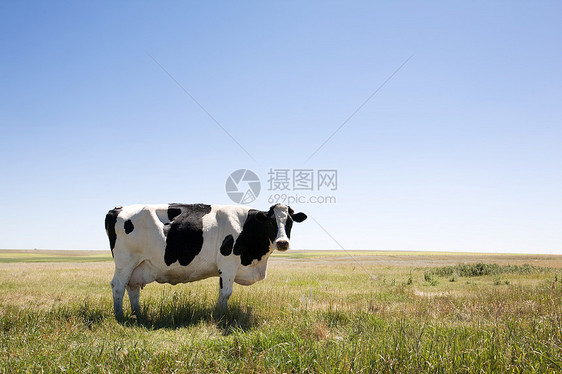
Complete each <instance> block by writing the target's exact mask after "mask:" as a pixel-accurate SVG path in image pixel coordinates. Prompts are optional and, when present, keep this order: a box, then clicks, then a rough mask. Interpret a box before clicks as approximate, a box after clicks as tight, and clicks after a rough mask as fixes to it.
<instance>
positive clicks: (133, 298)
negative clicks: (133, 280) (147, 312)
mask: <svg viewBox="0 0 562 374" xmlns="http://www.w3.org/2000/svg"><path fill="white" fill-rule="evenodd" d="M127 294H128V295H129V301H130V302H131V310H132V311H133V314H134V315H136V316H139V315H140V303H139V297H140V286H139V285H138V284H137V285H136V286H127Z"/></svg>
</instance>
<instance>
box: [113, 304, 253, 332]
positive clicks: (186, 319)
mask: <svg viewBox="0 0 562 374" xmlns="http://www.w3.org/2000/svg"><path fill="white" fill-rule="evenodd" d="M120 322H121V323H122V324H124V325H136V326H143V327H145V328H147V329H150V330H159V329H168V330H174V329H179V328H185V327H189V326H196V325H199V324H209V325H215V326H216V328H217V329H218V330H219V331H220V332H221V333H222V334H223V335H230V334H231V333H232V332H234V331H237V330H238V331H240V330H242V331H248V330H251V329H252V327H253V326H254V323H255V318H254V315H253V313H252V309H251V307H245V308H241V307H240V306H239V305H229V306H228V309H222V308H216V307H211V306H209V307H203V306H200V305H199V306H192V305H182V306H176V307H175V308H173V310H171V311H167V312H164V311H159V310H143V311H142V312H141V314H140V315H139V316H134V315H132V316H129V317H125V318H124V319H123V320H121V321H120Z"/></svg>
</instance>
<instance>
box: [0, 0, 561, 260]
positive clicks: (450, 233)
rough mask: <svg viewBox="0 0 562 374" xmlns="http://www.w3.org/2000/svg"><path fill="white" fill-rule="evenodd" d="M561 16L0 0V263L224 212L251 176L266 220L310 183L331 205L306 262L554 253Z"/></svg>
mask: <svg viewBox="0 0 562 374" xmlns="http://www.w3.org/2000/svg"><path fill="white" fill-rule="evenodd" d="M561 8H562V6H561V5H560V3H558V2H554V1H553V2H532V3H530V2H523V1H515V2H512V1H510V2H507V1H505V2H503V1H502V2H485V1H471V2H464V3H462V4H461V3H459V2H454V3H452V2H431V1H430V2H423V3H420V2H400V3H398V2H392V3H390V2H324V1H322V2H298V1H295V2H292V1H288V2H287V1H284V2H236V3H233V2H211V3H209V2H166V3H157V2H117V3H116V2H106V3H100V2H97V3H69V2H48V3H45V2H2V3H1V4H0V35H1V36H0V64H1V65H0V85H1V87H2V90H0V135H1V136H0V177H1V179H2V183H1V187H0V188H1V190H0V192H1V193H0V204H1V207H2V209H1V210H0V248H52V249H104V248H107V246H108V244H107V238H106V236H105V232H104V229H103V219H104V216H105V213H106V212H107V210H108V209H111V208H113V207H114V206H116V205H127V204H132V203H166V202H185V203H190V202H193V203H195V202H206V203H216V204H230V203H232V202H231V201H230V200H229V198H228V196H227V195H226V193H225V182H226V179H227V177H228V175H229V174H230V173H231V172H232V171H234V170H237V169H241V168H243V169H250V170H253V171H254V172H255V173H256V174H257V175H258V176H259V177H260V179H261V181H262V191H261V194H260V195H259V197H258V199H257V200H256V201H254V202H253V203H252V204H251V205H252V206H253V207H256V208H260V209H267V207H268V206H269V205H270V204H269V203H268V199H269V198H270V195H272V194H274V193H275V192H279V191H268V190H267V187H268V183H267V178H268V175H267V174H268V171H269V170H270V169H290V170H294V169H305V168H306V169H312V170H314V171H317V170H319V169H337V170H338V189H337V190H336V191H316V192H314V191H313V192H310V193H304V194H303V195H305V196H306V197H307V198H309V197H310V196H311V195H313V194H316V195H327V194H330V195H333V196H335V197H336V199H337V202H336V203H334V204H311V203H309V204H305V203H303V204H293V207H294V208H295V209H296V210H298V211H304V212H306V213H308V214H309V215H310V216H311V217H314V219H315V220H316V222H315V221H314V220H312V219H309V220H307V221H305V222H304V223H302V224H300V225H298V226H295V228H294V235H293V241H292V245H293V247H294V248H307V249H308V248H310V249H325V248H339V246H340V245H341V246H342V247H344V248H345V249H409V250H450V251H484V252H528V253H562V198H561V196H560V192H561V191H562V176H561V175H562V173H561V170H562V147H561V146H560V144H561V143H562V105H560V103H561V102H562V69H561V68H560V67H561V66H562V48H560V47H561V45H562V9H561ZM151 56H152V57H151ZM410 57H411V58H410ZM153 58H154V59H155V60H156V61H158V63H160V64H161V65H162V66H163V67H164V68H165V69H166V70H167V71H168V72H169V73H170V74H171V75H172V77H173V78H174V79H175V80H176V81H177V82H178V83H179V84H180V85H181V86H182V87H183V88H184V89H185V90H187V91H188V92H189V93H190V94H191V95H192V96H193V97H194V98H195V99H196V100H197V102H198V103H200V105H201V106H203V107H204V108H205V110H206V111H207V112H208V113H209V114H210V115H212V117H213V118H214V119H215V120H216V121H217V122H218V123H220V125H221V126H223V127H224V128H225V129H226V131H228V132H229V133H230V134H231V135H232V137H234V138H235V139H236V140H237V141H238V142H239V143H240V145H242V147H243V148H244V149H245V150H246V151H247V152H248V153H249V154H250V155H252V157H253V158H254V159H255V161H254V160H253V159H252V158H250V157H249V156H248V155H247V154H246V153H245V152H244V151H243V150H242V149H241V148H240V147H239V146H238V145H237V144H236V143H235V142H234V141H232V139H231V138H230V137H229V136H228V135H227V134H225V132H224V131H223V130H222V129H221V128H220V127H219V126H218V125H217V124H216V123H215V122H214V121H213V119H211V118H210V117H209V115H208V114H207V113H205V111H203V110H202V109H201V107H199V106H198V105H197V104H196V103H195V102H194V101H193V100H192V99H191V98H190V97H189V96H188V95H187V94H186V93H185V92H184V91H183V90H182V89H181V88H180V87H179V86H178V84H177V83H176V82H175V81H174V80H173V79H171V78H170V77H169V76H168V75H167V74H166V73H165V72H164V71H163V70H162V69H161V67H160V66H159V65H158V64H157V63H156V62H155V61H154V60H153ZM408 58H410V59H409V60H408ZM405 61H407V63H406V64H404V65H403V66H402V68H400V69H399V70H398V71H397V69H398V68H399V67H400V66H401V65H402V64H403V63H404V62H405ZM393 73H395V74H394V75H392V74H393ZM391 76H392V78H391V79H390V80H388V81H387V82H386V84H384V85H383V86H382V87H381V85H382V84H383V82H385V81H386V80H387V79H388V78H389V77H391ZM378 88H380V89H379V90H378V91H377V92H376V94H375V95H374V96H373V97H372V98H371V99H370V100H369V101H368V102H367V103H366V104H365V105H364V106H363V107H361V109H360V110H359V111H358V112H357V113H356V114H355V115H354V116H353V117H352V118H351V119H350V120H349V121H348V122H347V123H346V124H345V126H343V127H342V128H341V129H340V130H339V131H338V132H337V133H336V134H335V135H334V136H333V137H332V138H331V139H330V141H329V142H327V143H326V144H325V145H324V146H323V147H322V148H321V149H320V150H319V151H318V152H317V153H316V154H315V155H314V156H313V157H312V158H311V159H310V160H308V161H307V158H308V157H309V156H310V155H311V154H312V153H313V152H314V151H315V150H316V149H317V148H318V147H319V146H320V145H321V144H322V143H323V142H324V141H325V140H326V139H327V138H328V137H329V136H330V135H331V134H333V133H334V131H336V129H337V128H338V127H339V126H340V125H342V124H343V123H344V121H345V120H346V119H347V118H348V117H349V116H350V115H351V114H352V113H354V111H355V110H356V109H357V108H358V107H359V106H360V105H361V104H362V103H363V102H364V101H365V100H366V99H367V98H368V97H370V95H372V94H373V93H374V92H375V91H376V90H377V89H378ZM296 192H297V191H289V193H290V194H295V193H296ZM320 226H321V227H322V228H323V229H322V228H321V227H320ZM324 230H326V231H327V232H329V233H330V235H331V236H332V238H333V239H335V240H336V241H337V243H339V244H337V243H336V242H335V241H334V240H333V239H332V238H331V237H330V236H329V235H327V234H326V232H325V231H324Z"/></svg>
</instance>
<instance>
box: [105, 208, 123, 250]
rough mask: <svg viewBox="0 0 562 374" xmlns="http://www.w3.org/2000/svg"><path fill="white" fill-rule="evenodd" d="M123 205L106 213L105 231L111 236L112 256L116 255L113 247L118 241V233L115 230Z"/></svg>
mask: <svg viewBox="0 0 562 374" xmlns="http://www.w3.org/2000/svg"><path fill="white" fill-rule="evenodd" d="M121 210H123V207H117V208H114V209H111V210H110V211H109V212H107V214H106V215H105V232H106V233H107V237H108V238H109V247H110V248H111V256H112V257H115V256H114V254H113V248H115V242H116V241H117V233H116V232H115V224H116V223H117V216H118V215H119V213H121Z"/></svg>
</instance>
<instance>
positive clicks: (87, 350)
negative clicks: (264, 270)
mask: <svg viewBox="0 0 562 374" xmlns="http://www.w3.org/2000/svg"><path fill="white" fill-rule="evenodd" d="M352 254H353V258H351V257H350V256H349V254H347V253H344V252H297V251H295V252H288V253H286V254H276V255H275V256H274V257H273V258H272V259H271V262H270V265H269V270H268V277H267V279H265V280H264V281H261V282H258V283H257V284H255V285H253V286H250V287H242V286H235V288H234V293H233V296H232V298H231V300H230V304H229V306H230V308H229V310H228V312H226V313H221V312H218V311H216V310H215V309H214V304H215V302H216V299H217V293H218V280H217V279H209V280H205V281H201V282H197V283H191V284H186V285H177V286H169V285H158V284H150V285H148V286H147V287H145V289H144V290H143V291H142V292H141V306H142V308H143V313H142V315H141V316H139V317H138V318H135V317H130V313H129V310H128V309H127V308H126V312H125V313H126V315H128V316H129V317H127V320H126V321H125V322H123V323H118V322H116V321H115V319H114V318H113V312H112V301H111V288H110V286H109V282H110V280H111V277H112V271H113V265H112V262H111V255H110V254H109V253H106V252H71V253H66V252H45V251H26V252H22V251H19V252H14V251H3V252H0V372H2V373H14V372H42V371H45V372H63V371H68V372H106V373H109V372H111V373H133V372H134V373H139V372H156V373H167V372H198V373H202V372H220V373H222V372H228V373H230V372H279V373H281V372H294V373H305V372H366V373H368V372H404V373H418V372H431V373H434V372H443V373H459V372H536V373H544V372H560V371H562V318H561V317H562V303H561V301H562V256H528V255H479V254H458V253H454V254H452V253H451V254H446V253H429V254H427V253H419V252H417V253H416V252H411V253H406V252H353V253H352ZM459 264H460V265H459Z"/></svg>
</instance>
